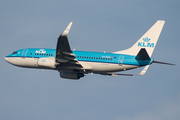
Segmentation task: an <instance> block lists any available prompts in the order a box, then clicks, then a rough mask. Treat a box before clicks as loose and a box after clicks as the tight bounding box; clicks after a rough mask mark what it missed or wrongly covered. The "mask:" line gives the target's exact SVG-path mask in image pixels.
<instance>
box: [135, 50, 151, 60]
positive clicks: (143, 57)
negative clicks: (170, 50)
mask: <svg viewBox="0 0 180 120" xmlns="http://www.w3.org/2000/svg"><path fill="white" fill-rule="evenodd" d="M135 59H136V60H151V59H150V57H149V55H148V53H147V51H146V49H145V48H141V50H140V51H139V53H138V54H137V56H136V58H135Z"/></svg>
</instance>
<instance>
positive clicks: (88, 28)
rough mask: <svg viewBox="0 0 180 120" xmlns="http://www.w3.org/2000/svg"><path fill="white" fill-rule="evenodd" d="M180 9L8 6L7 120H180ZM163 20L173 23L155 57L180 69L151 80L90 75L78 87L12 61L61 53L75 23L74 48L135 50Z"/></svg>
mask: <svg viewBox="0 0 180 120" xmlns="http://www.w3.org/2000/svg"><path fill="white" fill-rule="evenodd" d="M179 6H180V1H178V0H87V1H86V0H75V1H71V0H30V1H27V0H26V1H25V0H1V1H0V58H1V59H0V62H1V67H0V119H1V120H178V119H180V114H179V113H180V66H179V61H180V47H179V45H180V39H179V34H180V14H179V11H180V7H179ZM157 20H165V21H166V23H165V26H164V28H163V30H162V33H161V35H160V38H159V41H158V43H157V45H156V48H155V50H154V53H153V55H152V57H153V58H154V59H155V60H157V61H163V62H170V63H175V64H176V66H167V65H159V64H155V63H154V64H152V65H151V66H150V67H149V69H148V71H147V73H146V74H145V75H144V76H135V77H127V76H117V77H110V76H102V75H91V74H88V75H86V76H85V77H84V78H81V79H80V80H78V81H74V80H66V79H62V78H60V76H59V73H58V72H57V71H51V70H44V71H41V70H37V69H27V68H19V67H15V66H13V65H11V64H9V63H7V62H6V61H5V60H4V57H5V56H6V55H8V54H10V53H12V52H13V51H15V50H18V49H23V48H56V43H57V38H58V36H59V35H60V34H61V33H62V32H63V31H64V29H65V28H66V26H67V25H68V24H69V22H73V25H72V28H71V31H70V33H69V36H68V38H69V42H70V46H71V49H76V50H85V51H98V52H101V51H107V52H114V51H119V50H123V49H127V48H129V47H131V46H132V45H133V44H134V43H135V42H136V41H137V40H138V39H139V38H140V37H141V36H142V35H143V34H144V33H145V32H146V31H147V30H148V29H149V28H150V27H151V26H152V25H153V24H154V23H155V22H156V21H157ZM140 71H141V68H140V69H137V70H131V71H129V72H127V73H138V72H140Z"/></svg>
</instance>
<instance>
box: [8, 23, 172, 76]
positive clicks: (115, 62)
mask: <svg viewBox="0 0 180 120" xmlns="http://www.w3.org/2000/svg"><path fill="white" fill-rule="evenodd" d="M164 23H165V21H163V20H158V21H157V22H156V23H155V24H154V25H153V26H152V27H151V28H150V29H149V30H148V31H147V32H146V33H145V34H144V35H143V36H142V37H141V38H140V39H139V40H138V41H137V42H136V43H135V44H134V45H133V46H132V47H130V48H129V49H126V50H122V51H117V52H113V53H104V52H87V51H75V50H71V48H70V45H69V42H68V38H67V35H68V33H69V30H70V28H71V25H72V22H70V23H69V25H68V26H67V28H66V29H65V30H64V32H63V33H62V34H61V35H60V36H59V38H58V41H57V47H56V49H46V48H26V49H20V50H16V51H14V52H13V53H12V54H9V55H8V56H6V57H5V60H6V61H7V62H9V63H11V64H13V65H15V66H19V67H26V68H38V69H52V70H57V71H59V72H60V76H61V77H62V78H67V79H80V78H81V77H84V74H88V73H95V74H101V75H110V76H116V75H128V76H132V75H133V74H123V73H119V72H120V71H126V70H130V69H135V68H139V67H143V66H144V69H143V70H142V71H141V72H140V73H139V74H137V75H144V74H145V73H146V71H147V69H148V67H149V65H150V64H152V63H160V64H167V65H173V64H170V63H164V62H158V61H154V59H153V58H151V56H152V53H153V51H154V48H155V46H156V43H157V41H158V38H159V35H160V33H161V30H162V28H163V26H164Z"/></svg>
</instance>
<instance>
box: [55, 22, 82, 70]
mask: <svg viewBox="0 0 180 120" xmlns="http://www.w3.org/2000/svg"><path fill="white" fill-rule="evenodd" d="M71 25H72V22H70V23H69V25H68V26H67V28H66V29H65V30H64V32H63V33H62V34H61V35H60V36H59V38H58V41H57V47H56V63H57V69H58V70H78V69H81V68H82V66H81V65H80V64H79V62H78V60H77V59H76V56H75V55H74V54H73V53H72V51H71V48H70V45H69V42H68V37H67V35H68V33H69V30H70V28H71Z"/></svg>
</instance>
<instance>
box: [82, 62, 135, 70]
mask: <svg viewBox="0 0 180 120" xmlns="http://www.w3.org/2000/svg"><path fill="white" fill-rule="evenodd" d="M81 63H83V64H88V66H91V69H92V71H93V72H116V71H124V70H128V69H133V68H137V67H138V66H135V65H118V64H111V63H100V62H82V61H81V62H80V64H81Z"/></svg>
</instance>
